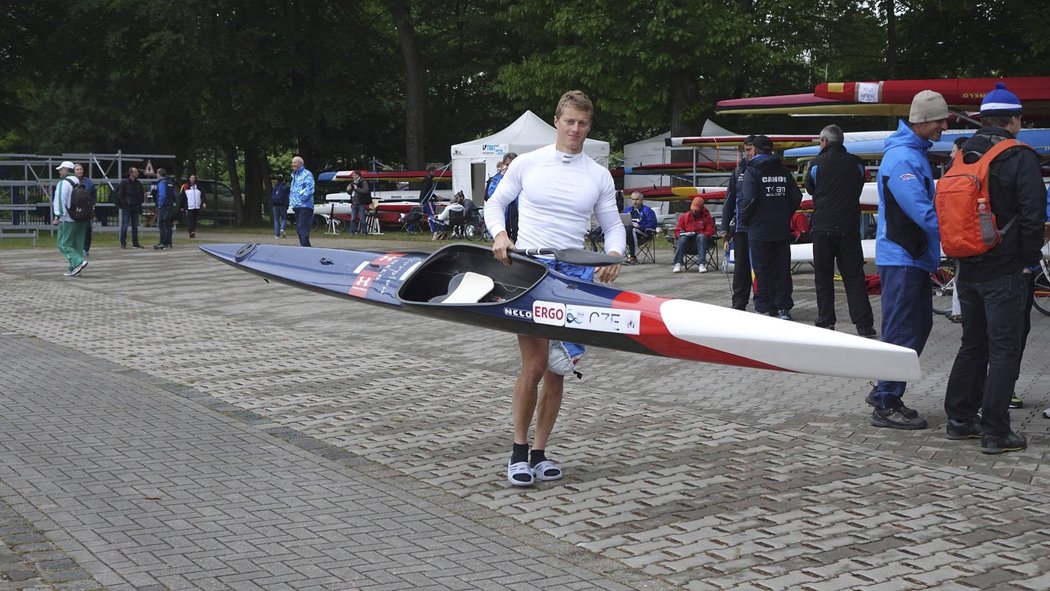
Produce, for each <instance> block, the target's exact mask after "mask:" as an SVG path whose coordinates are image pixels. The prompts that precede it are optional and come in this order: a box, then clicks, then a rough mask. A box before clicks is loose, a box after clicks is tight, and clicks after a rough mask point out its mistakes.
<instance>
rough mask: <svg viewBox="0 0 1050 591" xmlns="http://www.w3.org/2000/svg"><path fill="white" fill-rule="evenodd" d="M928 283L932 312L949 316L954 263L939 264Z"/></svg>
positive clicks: (953, 286) (953, 284) (952, 290)
mask: <svg viewBox="0 0 1050 591" xmlns="http://www.w3.org/2000/svg"><path fill="white" fill-rule="evenodd" d="M930 283H932V284H933V311H934V312H935V313H937V314H940V315H941V316H947V315H948V314H951V312H952V293H953V292H954V291H955V263H951V262H948V263H941V266H940V267H937V270H936V271H934V272H933V273H930ZM1047 303H1050V302H1047Z"/></svg>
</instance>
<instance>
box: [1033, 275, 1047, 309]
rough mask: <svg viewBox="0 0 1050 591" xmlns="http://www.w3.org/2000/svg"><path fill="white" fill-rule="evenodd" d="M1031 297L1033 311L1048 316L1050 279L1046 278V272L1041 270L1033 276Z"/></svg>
mask: <svg viewBox="0 0 1050 591" xmlns="http://www.w3.org/2000/svg"><path fill="white" fill-rule="evenodd" d="M1033 296H1034V297H1033V300H1032V302H1033V305H1034V306H1035V309H1036V310H1039V311H1040V312H1042V313H1043V315H1044V316H1050V277H1047V276H1046V272H1045V271H1044V270H1042V269H1040V270H1039V272H1038V274H1036V276H1035V292H1034V293H1033Z"/></svg>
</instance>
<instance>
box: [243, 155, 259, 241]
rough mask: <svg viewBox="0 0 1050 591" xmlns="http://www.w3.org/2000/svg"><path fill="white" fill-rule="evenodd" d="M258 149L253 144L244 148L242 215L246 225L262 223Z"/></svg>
mask: <svg viewBox="0 0 1050 591" xmlns="http://www.w3.org/2000/svg"><path fill="white" fill-rule="evenodd" d="M260 159H261V157H260V155H259V149H258V148H257V147H255V145H254V144H248V145H246V146H245V147H244V214H243V218H244V221H245V222H246V223H249V224H254V223H258V222H261V221H262V217H261V216H260V214H261V212H262V195H261V194H260V193H261V191H262V184H263V183H262V170H261V165H260V163H259V160H260Z"/></svg>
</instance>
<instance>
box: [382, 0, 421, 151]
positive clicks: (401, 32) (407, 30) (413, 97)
mask: <svg viewBox="0 0 1050 591" xmlns="http://www.w3.org/2000/svg"><path fill="white" fill-rule="evenodd" d="M386 6H387V10H388V11H389V12H390V16H391V17H393V19H394V24H395V25H396V26H397V36H398V40H399V41H400V42H401V56H402V57H403V58H404V60H405V161H406V163H407V164H408V168H410V169H415V170H421V169H422V168H423V167H424V166H425V165H426V155H425V151H424V144H425V140H426V132H425V128H424V117H423V109H424V99H425V98H426V97H425V88H424V84H423V56H422V55H421V54H420V52H419V46H418V45H417V44H416V32H415V29H414V27H413V26H412V13H411V8H410V5H409V3H408V2H407V0H387V2H386Z"/></svg>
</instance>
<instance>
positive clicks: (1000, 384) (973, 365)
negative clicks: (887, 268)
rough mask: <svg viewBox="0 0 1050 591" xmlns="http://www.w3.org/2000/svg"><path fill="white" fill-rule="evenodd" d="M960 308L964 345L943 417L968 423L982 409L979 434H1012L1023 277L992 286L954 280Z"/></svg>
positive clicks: (1022, 322) (991, 283)
mask: <svg viewBox="0 0 1050 591" xmlns="http://www.w3.org/2000/svg"><path fill="white" fill-rule="evenodd" d="M955 289H957V290H958V291H959V305H960V306H961V307H962V315H963V318H962V325H963V334H962V344H960V346H959V352H958V353H957V354H956V355H955V363H954V364H953V365H952V373H951V374H950V375H949V376H948V390H947V392H945V395H944V412H945V414H947V415H948V418H950V419H958V420H964V421H965V420H970V419H972V418H973V417H975V416H977V409H981V432H982V433H983V434H985V435H990V436H993V437H1002V436H1004V435H1006V434H1007V433H1009V432H1010V413H1009V410H1008V409H1009V405H1010V397H1011V396H1013V393H1014V384H1015V383H1016V382H1017V374H1018V372H1019V371H1020V367H1021V343H1022V339H1023V334H1024V326H1025V303H1026V302H1025V300H1026V299H1027V296H1028V294H1027V291H1026V289H1027V282H1026V281H1025V279H1024V278H1023V277H1022V276H1021V273H1020V272H1017V273H1012V274H1010V275H1006V276H1003V277H998V278H996V279H992V280H990V281H980V282H971V281H966V280H965V278H959V279H958V280H956V283H955Z"/></svg>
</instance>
